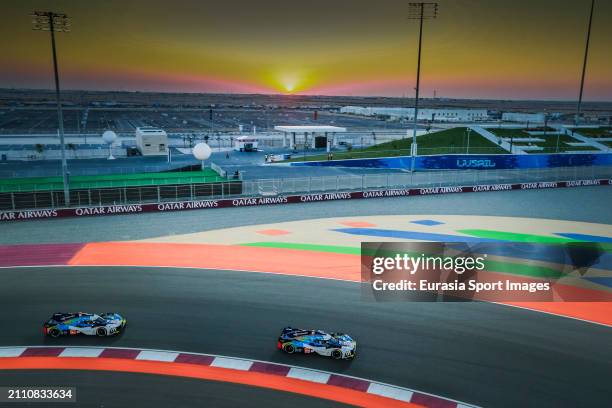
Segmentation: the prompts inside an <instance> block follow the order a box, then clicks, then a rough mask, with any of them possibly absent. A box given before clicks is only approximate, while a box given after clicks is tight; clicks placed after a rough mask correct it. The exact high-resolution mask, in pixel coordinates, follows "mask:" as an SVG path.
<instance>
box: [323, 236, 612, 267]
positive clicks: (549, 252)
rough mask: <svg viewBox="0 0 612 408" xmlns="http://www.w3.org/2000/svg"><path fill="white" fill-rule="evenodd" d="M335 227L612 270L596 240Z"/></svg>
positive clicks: (609, 258)
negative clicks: (500, 237)
mask: <svg viewBox="0 0 612 408" xmlns="http://www.w3.org/2000/svg"><path fill="white" fill-rule="evenodd" d="M332 231H336V232H341V233H344V234H351V235H362V236H370V237H382V238H398V239H411V240H415V241H430V242H449V243H456V244H461V243H463V244H467V245H465V246H464V245H451V247H453V248H455V249H456V250H460V251H466V252H474V253H478V254H489V255H498V256H504V257H508V258H518V259H522V260H524V261H542V262H550V263H554V264H558V265H566V267H567V268H566V269H567V270H564V272H565V273H571V272H572V270H573V269H579V268H586V269H588V268H597V269H604V270H612V254H611V253H608V252H605V251H603V250H602V249H601V248H599V246H598V245H597V244H596V243H595V244H593V245H592V246H589V247H586V248H585V247H583V246H574V245H571V244H539V243H527V242H510V241H503V240H496V239H488V238H478V237H469V236H463V235H452V234H435V233H429V232H419V231H403V230H390V229H377V228H339V229H334V230H332Z"/></svg>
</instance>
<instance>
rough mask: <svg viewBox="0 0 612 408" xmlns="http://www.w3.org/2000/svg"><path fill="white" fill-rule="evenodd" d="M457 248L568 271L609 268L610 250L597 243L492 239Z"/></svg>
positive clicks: (610, 266)
mask: <svg viewBox="0 0 612 408" xmlns="http://www.w3.org/2000/svg"><path fill="white" fill-rule="evenodd" d="M457 249H459V250H464V251H465V250H469V251H473V252H476V253H480V254H490V255H497V256H504V257H508V258H520V259H523V260H525V261H526V262H528V261H541V262H550V263H554V264H558V265H566V269H567V270H564V272H565V273H571V272H572V270H573V269H579V268H586V269H588V268H596V269H604V270H612V254H611V253H608V252H605V251H604V250H603V249H601V248H600V247H599V245H597V243H594V244H592V245H589V246H587V247H584V246H579V245H575V244H571V243H568V244H540V243H531V242H509V241H505V242H504V241H498V242H495V243H490V242H481V243H478V244H476V245H470V246H469V247H468V248H463V247H459V248H457Z"/></svg>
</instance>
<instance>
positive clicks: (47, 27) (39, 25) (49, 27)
mask: <svg viewBox="0 0 612 408" xmlns="http://www.w3.org/2000/svg"><path fill="white" fill-rule="evenodd" d="M30 16H31V17H32V29H33V30H35V31H49V33H50V34H51V51H52V54H53V73H54V74H55V99H56V100H57V120H58V122H59V123H58V125H59V128H58V129H59V136H60V144H61V152H62V179H63V181H64V202H65V203H66V206H69V205H70V190H69V186H68V164H67V162H66V146H65V144H64V118H63V115H62V102H61V100H60V84H59V75H58V73H57V56H56V51H55V32H56V31H57V32H64V33H67V32H69V31H70V20H69V19H68V16H67V15H66V14H63V13H54V12H52V11H35V12H33V13H32V14H31V15H30Z"/></svg>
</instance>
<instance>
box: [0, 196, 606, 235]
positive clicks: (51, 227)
mask: <svg viewBox="0 0 612 408" xmlns="http://www.w3.org/2000/svg"><path fill="white" fill-rule="evenodd" d="M611 202H612V187H610V186H597V187H579V188H564V189H550V190H515V191H503V192H483V193H465V194H446V195H430V196H413V197H394V198H377V199H367V200H351V201H327V202H314V203H304V204H287V205H277V206H274V205H272V206H261V207H238V208H219V209H208V210H194V211H179V212H168V213H149V214H131V215H116V216H108V217H85V218H66V219H54V220H53V219H52V220H33V221H18V222H9V223H0V244H5V245H11V244H27V243H35V244H43V243H63V242H99V241H124V240H137V239H146V238H154V237H161V236H168V235H175V234H177V235H178V234H188V233H193V232H201V231H209V230H214V229H220V228H231V227H239V226H245V225H257V224H269V223H279V222H285V221H299V220H307V219H315V218H327V217H359V216H364V215H396V214H408V215H414V214H432V215H435V214H443V215H491V216H500V217H501V216H506V217H532V218H547V219H557V220H569V221H583V222H595V223H603V224H612V211H610V203H611Z"/></svg>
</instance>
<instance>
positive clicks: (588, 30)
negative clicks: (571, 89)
mask: <svg viewBox="0 0 612 408" xmlns="http://www.w3.org/2000/svg"><path fill="white" fill-rule="evenodd" d="M594 8H595V0H591V13H590V14H589V26H588V28H587V37H586V45H585V46H584V60H583V61H582V76H581V77H580V94H579V95H578V107H577V109H576V117H575V118H574V126H578V123H579V121H580V109H581V107H582V91H583V89H584V74H585V71H586V65H587V57H588V56H589V41H590V39H591V23H592V22H593V9H594Z"/></svg>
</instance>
